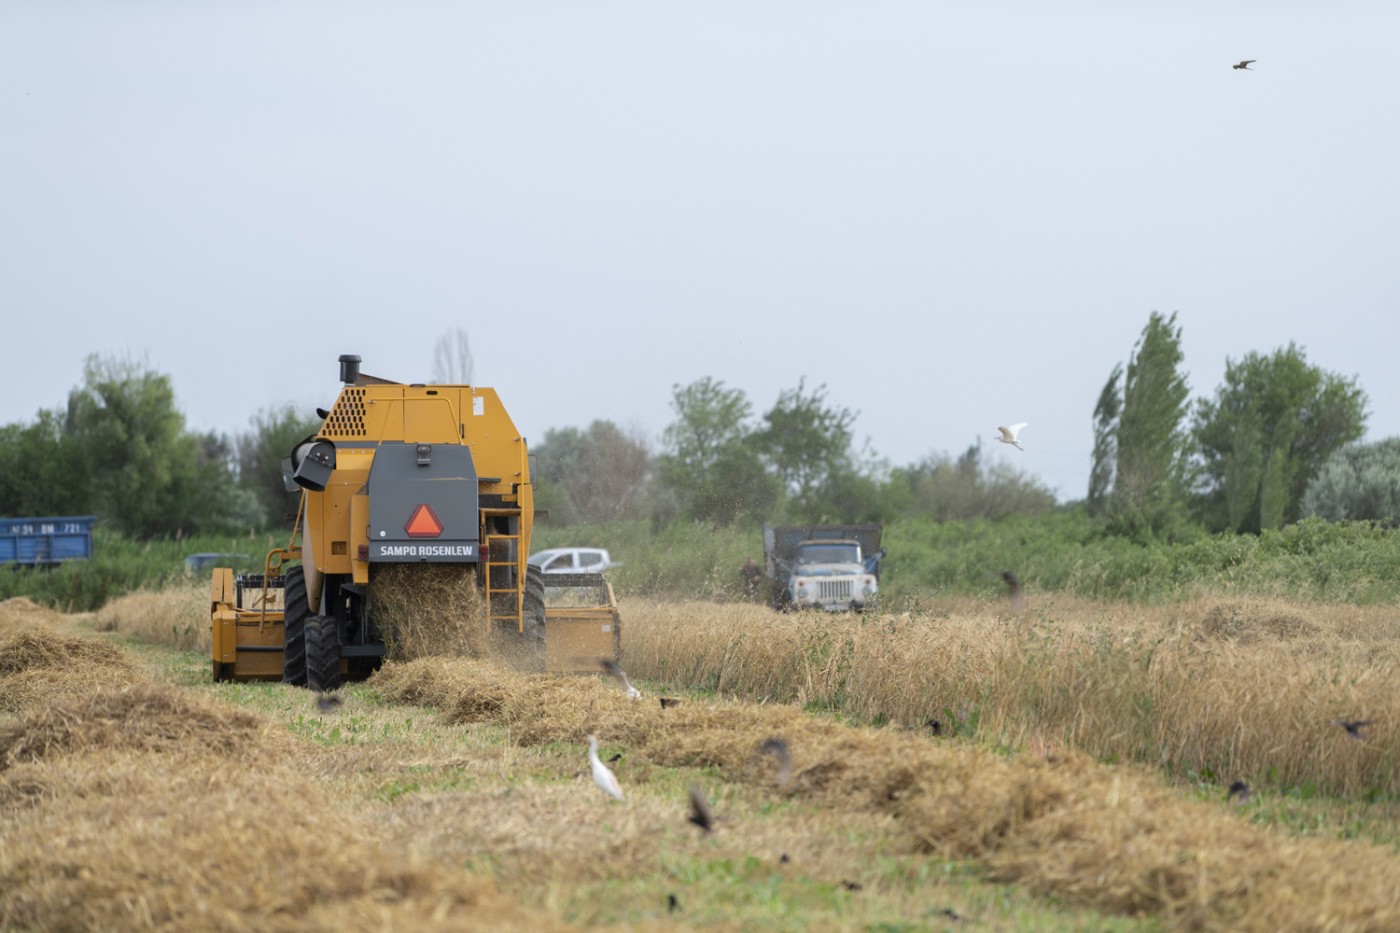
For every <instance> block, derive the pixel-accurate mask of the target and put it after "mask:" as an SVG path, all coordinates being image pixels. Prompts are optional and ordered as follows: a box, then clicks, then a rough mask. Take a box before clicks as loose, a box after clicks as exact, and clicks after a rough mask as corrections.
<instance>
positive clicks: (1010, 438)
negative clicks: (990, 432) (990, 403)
mask: <svg viewBox="0 0 1400 933" xmlns="http://www.w3.org/2000/svg"><path fill="white" fill-rule="evenodd" d="M1025 426H1026V422H1024V421H1022V422H1021V423H1020V424H1013V425H1012V426H1011V427H1009V428H1006V427H1000V426H998V427H997V430H998V431H1000V432H1001V436H1000V437H998V438H997V440H999V441H1001V442H1002V443H1003V444H1010V445H1011V446H1012V447H1015V448H1016V449H1017V450H1025V449H1026V448H1024V447H1022V446H1021V442H1020V441H1019V440H1017V438H1016V435H1017V434H1019V433H1020V431H1021V429H1022V428H1024V427H1025Z"/></svg>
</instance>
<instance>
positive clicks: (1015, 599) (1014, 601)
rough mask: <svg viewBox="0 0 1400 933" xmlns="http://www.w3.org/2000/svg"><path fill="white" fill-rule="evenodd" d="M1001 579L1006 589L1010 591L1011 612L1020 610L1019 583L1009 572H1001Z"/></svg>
mask: <svg viewBox="0 0 1400 933" xmlns="http://www.w3.org/2000/svg"><path fill="white" fill-rule="evenodd" d="M1001 578H1002V579H1003V580H1005V581H1006V586H1007V589H1009V590H1010V591H1011V611H1012V612H1016V611H1019V610H1020V608H1021V581H1020V580H1018V579H1016V574H1014V573H1012V572H1011V571H1010V570H1003V571H1002V572H1001Z"/></svg>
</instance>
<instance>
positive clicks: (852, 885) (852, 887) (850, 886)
mask: <svg viewBox="0 0 1400 933" xmlns="http://www.w3.org/2000/svg"><path fill="white" fill-rule="evenodd" d="M841 887H843V888H845V889H846V890H847V891H859V890H860V889H861V888H863V887H865V885H863V884H861V883H860V882H859V881H843V882H841Z"/></svg>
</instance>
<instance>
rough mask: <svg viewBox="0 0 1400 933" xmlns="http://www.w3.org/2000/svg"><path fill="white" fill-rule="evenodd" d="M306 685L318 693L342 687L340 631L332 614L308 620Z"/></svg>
mask: <svg viewBox="0 0 1400 933" xmlns="http://www.w3.org/2000/svg"><path fill="white" fill-rule="evenodd" d="M306 686H307V687H308V688H309V689H311V690H315V691H316V692H317V693H328V692H330V691H331V690H339V689H340V632H339V630H338V629H337V627H336V623H335V618H334V617H332V616H312V617H311V618H309V619H307V620H306Z"/></svg>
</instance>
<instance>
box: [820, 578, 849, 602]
mask: <svg viewBox="0 0 1400 933" xmlns="http://www.w3.org/2000/svg"><path fill="white" fill-rule="evenodd" d="M817 597H818V598H819V599H821V600H822V602H826V601H827V600H829V599H840V600H849V599H850V598H851V581H850V580H820V581H818V582H817Z"/></svg>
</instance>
